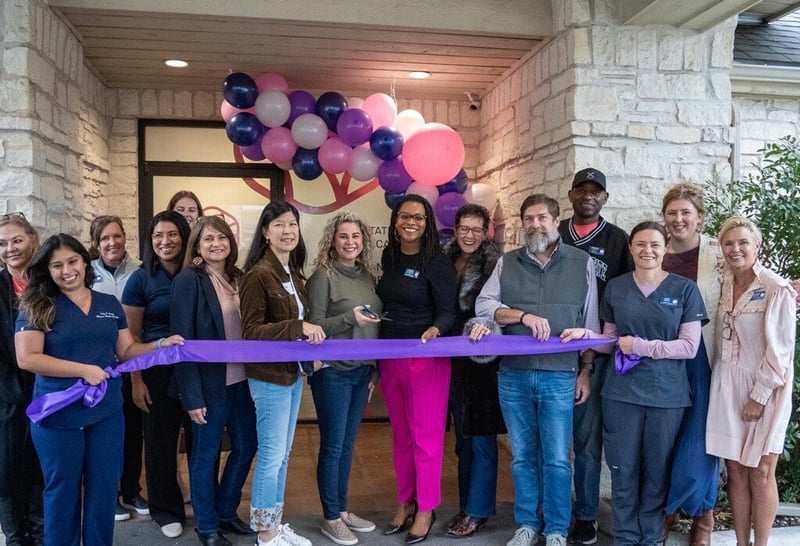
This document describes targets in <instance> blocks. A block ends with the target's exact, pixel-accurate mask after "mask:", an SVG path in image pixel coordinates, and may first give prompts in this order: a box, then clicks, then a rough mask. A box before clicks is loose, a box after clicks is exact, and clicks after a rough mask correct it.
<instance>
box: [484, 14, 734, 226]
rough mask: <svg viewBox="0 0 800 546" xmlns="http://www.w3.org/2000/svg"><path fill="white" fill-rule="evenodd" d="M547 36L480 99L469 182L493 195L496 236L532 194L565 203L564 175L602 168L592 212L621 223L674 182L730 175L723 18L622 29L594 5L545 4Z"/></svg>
mask: <svg viewBox="0 0 800 546" xmlns="http://www.w3.org/2000/svg"><path fill="white" fill-rule="evenodd" d="M553 10H554V17H555V21H556V28H557V29H561V30H559V31H558V32H557V33H556V34H555V36H554V37H553V38H552V39H551V40H549V41H548V42H547V43H545V44H543V45H542V46H541V47H539V48H538V49H536V50H535V51H533V52H532V53H531V54H530V55H529V56H528V57H526V58H524V59H522V61H521V62H520V63H519V64H518V65H517V66H516V67H514V68H513V69H512V70H510V71H509V72H508V73H507V74H506V75H505V77H504V79H503V80H502V81H501V82H500V83H499V84H497V85H496V86H495V87H494V88H493V89H492V90H491V91H490V92H489V93H488V94H487V95H486V97H484V101H483V102H484V108H483V109H482V116H481V146H480V164H479V167H478V179H479V180H481V181H484V182H488V183H490V184H492V185H493V186H494V187H495V188H497V189H498V190H499V192H500V205H501V207H502V212H503V214H504V216H505V217H506V218H507V219H508V222H507V224H506V240H508V241H517V242H518V241H519V227H520V223H519V219H518V214H519V210H518V206H519V203H520V202H521V201H522V199H524V197H525V196H526V195H528V194H530V193H533V192H537V191H544V192H546V193H549V194H551V195H553V196H555V197H557V198H558V199H559V201H560V202H561V203H562V217H569V216H570V215H571V210H570V208H569V202H568V200H567V198H566V194H567V191H568V190H569V187H570V182H571V179H572V175H573V173H574V172H576V171H577V170H580V169H582V168H585V167H589V166H593V167H595V168H598V169H600V170H602V171H603V172H604V173H605V174H606V175H607V176H608V190H609V193H610V199H609V202H608V204H607V205H606V207H605V208H604V216H605V217H606V218H608V219H610V220H611V221H613V222H615V223H618V224H619V225H621V226H622V227H623V228H625V229H629V228H630V227H632V226H633V225H634V224H635V223H636V222H638V221H640V220H643V219H652V218H656V217H657V215H658V210H659V208H660V207H659V205H660V199H661V196H662V195H663V193H664V192H665V191H666V189H667V188H668V187H669V186H671V185H672V184H674V183H676V182H678V181H680V180H682V179H688V180H697V181H703V180H707V179H708V178H710V177H711V176H712V175H713V173H715V172H716V173H718V174H719V175H720V176H723V177H725V176H727V177H730V166H729V159H730V153H731V145H730V142H731V135H730V124H731V91H730V77H729V71H730V67H731V63H732V43H733V42H732V41H733V29H734V24H735V22H734V21H732V20H731V21H727V22H724V23H722V24H720V25H718V26H717V27H715V28H713V29H711V30H709V31H707V32H705V33H697V32H693V31H684V30H680V29H675V28H671V27H661V26H652V27H633V26H622V25H619V24H618V23H617V22H616V21H615V15H614V12H613V10H612V8H611V7H609V5H607V3H603V2H584V1H581V0H568V1H566V2H558V1H556V2H553Z"/></svg>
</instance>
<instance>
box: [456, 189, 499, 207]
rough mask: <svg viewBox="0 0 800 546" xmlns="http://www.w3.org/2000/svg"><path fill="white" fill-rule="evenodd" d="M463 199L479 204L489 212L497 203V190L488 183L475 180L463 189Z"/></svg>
mask: <svg viewBox="0 0 800 546" xmlns="http://www.w3.org/2000/svg"><path fill="white" fill-rule="evenodd" d="M464 199H466V200H467V203H472V204H475V205H480V206H482V207H484V208H485V209H487V210H488V211H489V212H491V211H493V210H494V207H495V205H496V204H497V192H496V191H495V190H494V188H493V187H492V186H490V185H489V184H486V183H485V182H477V183H475V184H472V185H470V186H469V187H468V188H467V189H466V191H464Z"/></svg>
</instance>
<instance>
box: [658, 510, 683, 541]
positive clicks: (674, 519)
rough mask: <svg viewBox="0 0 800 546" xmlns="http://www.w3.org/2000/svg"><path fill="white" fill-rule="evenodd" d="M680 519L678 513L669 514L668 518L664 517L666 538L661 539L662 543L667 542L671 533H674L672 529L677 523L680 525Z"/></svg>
mask: <svg viewBox="0 0 800 546" xmlns="http://www.w3.org/2000/svg"><path fill="white" fill-rule="evenodd" d="M679 519H680V516H679V515H678V513H677V512H675V513H674V514H667V515H666V517H664V536H663V537H661V540H662V541H664V540H667V537H668V536H669V532H670V531H672V528H673V527H674V526H675V524H676V523H678V520H679Z"/></svg>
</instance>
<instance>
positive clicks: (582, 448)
mask: <svg viewBox="0 0 800 546" xmlns="http://www.w3.org/2000/svg"><path fill="white" fill-rule="evenodd" d="M607 365H608V356H606V355H598V356H597V357H596V358H595V360H594V372H592V375H591V378H590V384H591V388H592V394H591V396H589V399H588V400H587V401H586V402H584V403H583V404H581V405H580V406H575V410H574V415H573V419H572V423H573V427H574V429H573V431H572V442H573V444H572V449H573V451H574V452H575V476H574V478H573V483H574V484H575V507H574V508H573V510H572V512H573V515H574V516H575V519H581V520H586V521H591V520H595V519H597V505H598V502H599V499H600V466H601V460H602V456H603V405H602V402H601V397H600V391H601V390H602V388H603V378H604V377H605V374H606V366H607Z"/></svg>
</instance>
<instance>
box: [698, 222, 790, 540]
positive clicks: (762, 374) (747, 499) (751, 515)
mask: <svg viewBox="0 0 800 546" xmlns="http://www.w3.org/2000/svg"><path fill="white" fill-rule="evenodd" d="M719 241H720V244H721V246H722V254H723V256H724V257H725V267H724V270H723V275H722V289H721V296H720V300H719V310H718V312H717V324H716V332H717V340H718V351H717V354H716V358H715V359H714V366H713V372H712V375H711V400H710V402H709V408H708V423H707V426H706V446H707V450H708V453H709V454H711V455H713V456H716V457H722V458H723V459H725V465H726V466H727V469H728V498H729V499H730V501H731V509H732V512H733V528H734V530H735V532H736V543H737V544H738V545H739V546H744V545H746V544H753V545H754V546H766V544H767V542H768V540H769V534H770V530H771V529H772V523H773V522H774V520H775V514H776V512H777V509H778V486H777V483H776V482H775V466H776V464H777V462H778V456H779V455H780V454H781V453H782V452H783V444H784V439H785V437H786V427H787V425H788V424H789V419H790V418H791V415H792V384H793V378H794V349H795V327H796V323H795V321H796V316H795V298H796V293H795V292H794V290H793V289H792V288H791V286H790V285H789V281H788V280H787V279H784V278H782V277H780V276H779V275H778V274H776V273H775V272H774V271H771V270H769V269H767V268H766V267H764V266H763V265H762V264H761V262H760V261H759V259H758V253H759V250H760V249H761V244H762V239H761V231H760V230H759V229H758V227H757V226H756V225H755V224H754V223H753V222H751V221H750V220H748V219H747V218H743V217H741V216H734V217H732V218H729V219H728V220H727V221H726V222H725V223H724V224H723V226H722V228H721V229H720V232H719ZM751 529H753V530H754V533H755V535H754V538H755V541H754V542H750V533H751Z"/></svg>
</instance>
